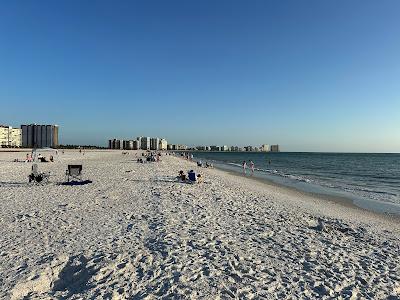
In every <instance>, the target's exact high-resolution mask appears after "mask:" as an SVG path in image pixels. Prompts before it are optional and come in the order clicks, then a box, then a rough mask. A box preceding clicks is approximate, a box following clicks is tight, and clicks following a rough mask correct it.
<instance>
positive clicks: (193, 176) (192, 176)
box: [188, 170, 197, 182]
mask: <svg viewBox="0 0 400 300" xmlns="http://www.w3.org/2000/svg"><path fill="white" fill-rule="evenodd" d="M188 177H189V180H190V181H191V182H196V180H197V177H196V173H195V172H194V171H193V170H190V171H189V172H188Z"/></svg>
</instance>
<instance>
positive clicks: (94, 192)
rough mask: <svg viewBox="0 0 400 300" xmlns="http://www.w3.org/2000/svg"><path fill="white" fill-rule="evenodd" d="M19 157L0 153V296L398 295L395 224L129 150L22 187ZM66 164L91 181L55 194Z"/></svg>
mask: <svg viewBox="0 0 400 300" xmlns="http://www.w3.org/2000/svg"><path fill="white" fill-rule="evenodd" d="M24 157H25V154H24V152H21V153H9V152H0V208H1V209H0V298H1V299H174V298H175V299H186V298H191V299H400V259H399V253H400V223H399V220H398V219H397V218H390V217H389V216H384V215H378V214H375V213H371V212H367V211H365V210H361V209H358V208H356V207H352V206H351V205H343V204H341V203H339V202H335V201H327V200H325V199H318V198H317V197H315V196H311V195H306V194H304V193H300V192H296V191H292V190H289V189H285V188H283V187H278V186H274V185H269V184H267V183H263V182H260V181H256V180H252V179H249V178H244V177H241V176H235V175H232V174H229V173H226V172H223V171H220V170H216V169H205V168H201V169H200V168H197V167H196V165H195V163H193V162H188V161H185V160H183V159H181V158H178V157H173V156H164V155H163V156H162V161H161V162H159V163H145V164H140V163H137V162H136V157H135V152H134V151H131V152H130V153H129V154H128V155H122V154H121V151H86V153H85V155H82V154H80V153H79V152H78V151H72V150H71V151H66V152H65V154H61V153H59V155H57V156H55V162H54V163H39V170H41V171H50V172H51V174H52V176H51V178H50V183H48V184H43V185H41V184H29V183H28V179H27V176H28V174H29V173H30V170H31V163H20V162H12V160H13V159H14V158H20V159H23V158H24ZM67 164H82V165H83V179H89V180H92V181H93V182H92V183H90V184H86V185H81V186H64V185H60V183H61V182H64V181H65V170H66V167H67ZM189 169H194V170H196V171H197V172H200V173H201V174H203V175H204V179H205V182H204V183H200V184H186V183H180V182H176V181H175V180H174V178H175V177H176V175H177V174H178V172H179V170H184V171H185V172H186V171H187V170H189Z"/></svg>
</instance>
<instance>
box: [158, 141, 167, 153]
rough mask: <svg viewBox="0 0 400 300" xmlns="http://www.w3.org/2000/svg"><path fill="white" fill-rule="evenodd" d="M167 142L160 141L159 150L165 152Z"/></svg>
mask: <svg viewBox="0 0 400 300" xmlns="http://www.w3.org/2000/svg"><path fill="white" fill-rule="evenodd" d="M167 147H168V142H167V140H166V139H160V147H159V149H160V150H167Z"/></svg>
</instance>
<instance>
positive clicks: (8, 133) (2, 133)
mask: <svg viewBox="0 0 400 300" xmlns="http://www.w3.org/2000/svg"><path fill="white" fill-rule="evenodd" d="M21 146H22V130H21V129H19V128H12V127H11V126H0V147H12V148H18V147H21Z"/></svg>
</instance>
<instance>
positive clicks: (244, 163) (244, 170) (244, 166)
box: [242, 160, 247, 175]
mask: <svg viewBox="0 0 400 300" xmlns="http://www.w3.org/2000/svg"><path fill="white" fill-rule="evenodd" d="M242 167H243V174H244V175H246V167H247V164H246V161H245V160H244V161H243V163H242Z"/></svg>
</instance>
